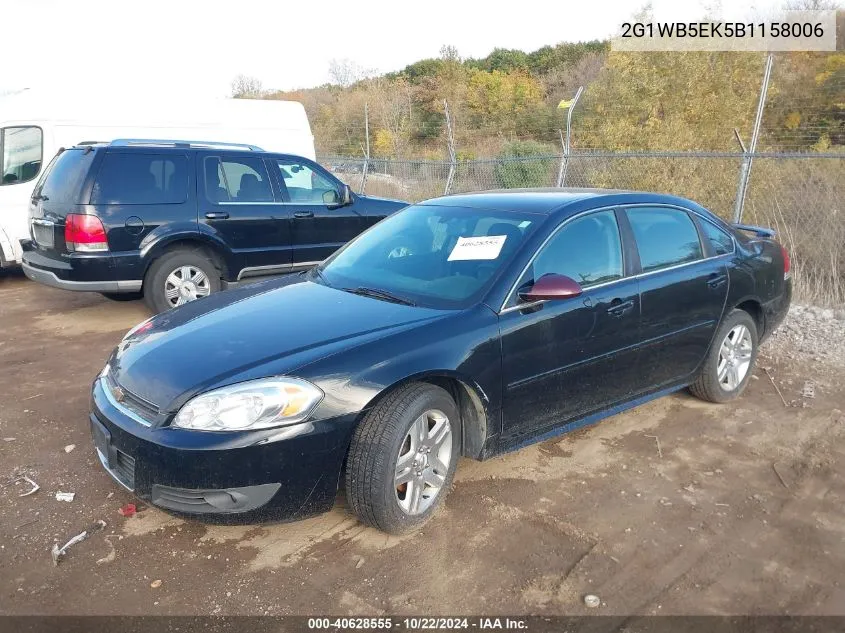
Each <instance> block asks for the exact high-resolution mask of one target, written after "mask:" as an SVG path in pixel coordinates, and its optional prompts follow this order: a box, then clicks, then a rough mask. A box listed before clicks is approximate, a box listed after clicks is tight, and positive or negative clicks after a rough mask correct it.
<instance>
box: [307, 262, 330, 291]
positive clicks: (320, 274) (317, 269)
mask: <svg viewBox="0 0 845 633" xmlns="http://www.w3.org/2000/svg"><path fill="white" fill-rule="evenodd" d="M303 272H304V273H305V274H306V275H308V274H310V275H311V276H313V277H316V278H317V279H319V280H320V283H321V284H323V285H324V286H328V287H329V288H331V287H332V285H331V284H330V283H329V281H328V279H326V276H325V275H324V274H323V271H322V270H320V267H319V266H314V268H312V269H311V270H304V271H303Z"/></svg>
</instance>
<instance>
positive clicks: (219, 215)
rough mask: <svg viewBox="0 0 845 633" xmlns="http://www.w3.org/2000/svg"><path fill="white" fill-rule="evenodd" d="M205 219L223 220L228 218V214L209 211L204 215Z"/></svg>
mask: <svg viewBox="0 0 845 633" xmlns="http://www.w3.org/2000/svg"><path fill="white" fill-rule="evenodd" d="M205 217H206V218H208V219H209V220H225V219H226V218H228V217H229V214H228V213H226V212H225V211H209V212H208V213H206V214H205Z"/></svg>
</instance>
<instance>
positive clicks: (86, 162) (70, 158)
mask: <svg viewBox="0 0 845 633" xmlns="http://www.w3.org/2000/svg"><path fill="white" fill-rule="evenodd" d="M94 156H95V153H94V152H93V151H91V150H86V149H69V150H65V151H64V152H62V153H61V154H59V155H57V156H56V157H55V158H54V159H53V161H52V162H51V163H50V167H48V168H47V170H46V171H45V172H44V175H43V176H42V180H41V181H39V183H38V185H36V187H35V192H34V193H35V194H36V195H41V196H42V197H43V198H44V199H45V200H49V201H50V202H51V203H58V204H82V203H84V202H85V201H84V200H82V199H81V198H82V188H83V186H84V185H85V179H86V177H87V176H88V172H89V171H90V170H91V164H92V163H93V162H94Z"/></svg>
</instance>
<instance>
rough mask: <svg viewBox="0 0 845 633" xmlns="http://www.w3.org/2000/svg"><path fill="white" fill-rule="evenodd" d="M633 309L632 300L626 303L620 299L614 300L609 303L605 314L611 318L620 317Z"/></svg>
mask: <svg viewBox="0 0 845 633" xmlns="http://www.w3.org/2000/svg"><path fill="white" fill-rule="evenodd" d="M633 307H634V300H633V299H629V300H628V301H622V299H614V300H613V301H611V302H610V307H609V308H608V309H607V313H608V314H609V315H611V316H615V317H621V316H623V315H624V314H625V313H626V312H629V311H630V310H632V309H633Z"/></svg>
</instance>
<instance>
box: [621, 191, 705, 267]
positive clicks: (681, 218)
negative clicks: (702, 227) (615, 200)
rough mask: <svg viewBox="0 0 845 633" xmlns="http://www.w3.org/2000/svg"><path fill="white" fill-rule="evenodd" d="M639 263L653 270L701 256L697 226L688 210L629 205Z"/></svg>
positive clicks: (692, 260)
mask: <svg viewBox="0 0 845 633" xmlns="http://www.w3.org/2000/svg"><path fill="white" fill-rule="evenodd" d="M628 221H629V222H630V223H631V229H632V230H633V231H634V238H635V239H636V241H637V249H638V250H639V253H640V265H641V266H642V269H643V272H651V271H653V270H660V269H661V268H668V267H669V266H677V265H678V264H684V263H687V262H694V261H696V260H698V259H701V257H702V253H701V242H700V241H699V239H698V230H697V229H696V228H695V224H694V223H693V221H692V218H691V217H689V214H688V213H687V212H686V211H682V210H681V209H668V208H659V207H658V208H635V209H628Z"/></svg>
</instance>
